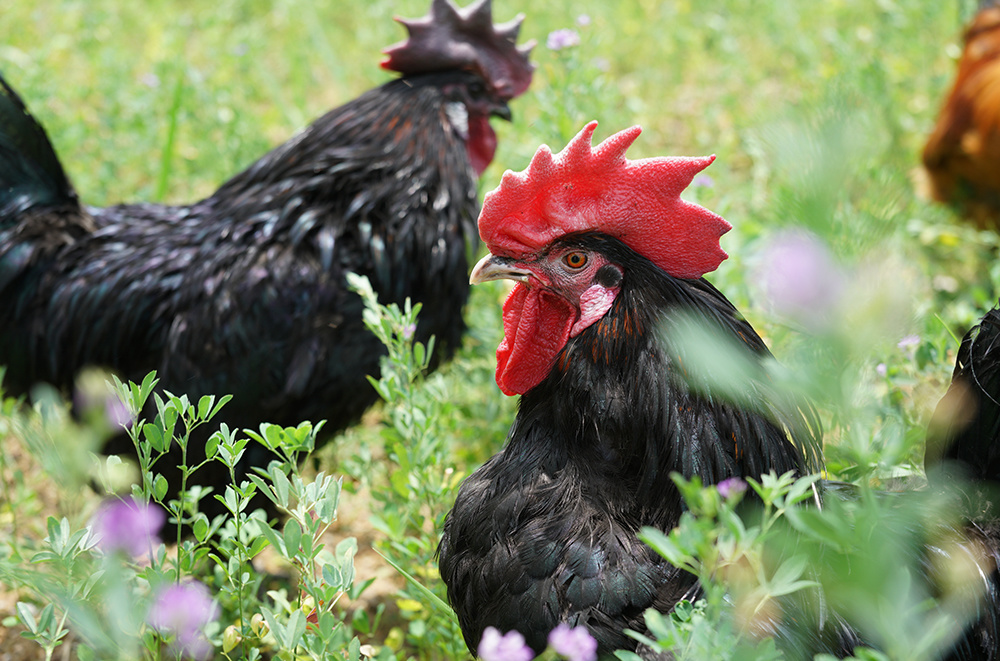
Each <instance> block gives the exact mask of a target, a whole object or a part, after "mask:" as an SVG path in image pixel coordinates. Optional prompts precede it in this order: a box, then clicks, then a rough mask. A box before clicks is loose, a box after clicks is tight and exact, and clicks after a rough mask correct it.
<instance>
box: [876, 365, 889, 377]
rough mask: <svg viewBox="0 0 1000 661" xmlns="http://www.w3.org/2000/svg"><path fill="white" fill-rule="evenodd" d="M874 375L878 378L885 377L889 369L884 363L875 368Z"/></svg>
mask: <svg viewBox="0 0 1000 661" xmlns="http://www.w3.org/2000/svg"><path fill="white" fill-rule="evenodd" d="M875 373H876V374H878V375H879V376H885V375H886V374H888V373H889V368H888V367H886V366H885V363H879V364H878V365H876V366H875Z"/></svg>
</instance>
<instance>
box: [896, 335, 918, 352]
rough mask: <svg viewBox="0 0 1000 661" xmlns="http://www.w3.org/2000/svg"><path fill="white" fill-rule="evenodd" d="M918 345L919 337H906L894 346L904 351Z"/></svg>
mask: <svg viewBox="0 0 1000 661" xmlns="http://www.w3.org/2000/svg"><path fill="white" fill-rule="evenodd" d="M918 344H920V336H919V335H907V336H906V337H904V338H902V339H901V340H900V341H899V342H897V343H896V346H897V347H899V348H900V349H903V350H904V351H905V350H906V349H910V348H913V347H915V346H917V345H918Z"/></svg>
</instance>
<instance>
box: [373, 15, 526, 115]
mask: <svg viewBox="0 0 1000 661" xmlns="http://www.w3.org/2000/svg"><path fill="white" fill-rule="evenodd" d="M396 20H397V21H399V22H400V23H402V24H403V26H404V27H406V30H407V32H409V38H408V39H407V40H406V41H403V42H400V43H398V44H394V45H392V46H389V47H388V48H386V49H385V50H384V51H383V52H384V53H385V54H386V55H387V56H388V57H386V59H385V60H384V61H383V62H382V68H383V69H390V70H392V71H398V72H400V73H403V74H417V73H431V72H434V71H446V70H448V69H468V70H471V71H475V72H476V73H478V74H479V75H481V76H482V77H483V78H484V79H485V80H486V81H487V83H488V84H489V85H490V86H491V87H492V88H493V90H494V92H495V93H496V94H497V95H499V96H500V97H501V98H504V99H513V98H514V97H516V96H518V95H519V94H522V93H523V92H524V91H525V90H526V89H528V85H530V84H531V74H532V71H534V68H535V67H534V66H533V65H532V64H531V63H530V62H529V61H528V55H529V53H530V52H531V49H532V48H534V46H535V42H534V41H529V42H528V43H526V44H524V45H522V46H518V45H517V34H518V32H519V31H520V30H521V21H523V20H524V15H523V14H519V15H518V16H516V17H514V19H513V20H512V21H509V22H507V23H503V24H498V25H494V24H493V9H492V7H491V0H478V2H474V3H472V4H471V5H469V6H468V7H465V8H460V7H458V6H457V5H455V4H453V3H452V2H451V0H433V3H432V4H431V12H430V14H428V15H427V16H424V17H423V18H414V19H405V18H396Z"/></svg>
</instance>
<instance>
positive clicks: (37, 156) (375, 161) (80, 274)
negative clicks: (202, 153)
mask: <svg viewBox="0 0 1000 661" xmlns="http://www.w3.org/2000/svg"><path fill="white" fill-rule="evenodd" d="M520 21H521V19H520V18H518V19H516V20H514V21H512V22H510V23H507V24H504V25H494V24H493V22H492V18H491V5H490V0H479V1H478V2H476V3H475V4H474V5H473V6H470V7H467V8H465V9H459V8H457V7H456V6H455V5H453V4H452V3H451V2H450V0H434V1H433V4H432V8H431V13H430V15H429V16H427V17H425V18H422V19H417V20H412V21H408V20H403V21H402V23H403V24H404V26H406V28H407V30H408V32H409V39H408V40H407V41H405V42H403V43H400V44H398V45H396V46H394V47H391V48H389V49H388V50H387V51H386V53H387V55H388V57H387V59H386V61H385V62H383V66H384V67H385V68H387V69H391V70H395V71H398V72H401V73H402V74H403V76H402V77H400V78H398V79H396V80H393V81H390V82H388V83H386V84H384V85H382V86H381V87H378V88H376V89H374V90H372V91H370V92H368V93H366V94H364V95H362V96H361V97H359V98H358V99H356V100H354V101H351V102H349V103H347V104H346V105H344V106H341V107H339V108H337V109H335V110H332V111H330V112H329V113H327V114H326V115H324V116H322V117H320V118H319V119H317V120H316V121H315V122H314V123H313V124H311V125H310V126H309V127H307V128H306V129H305V130H303V131H302V132H301V133H299V134H298V135H296V136H295V137H293V138H292V139H291V140H289V141H288V142H286V143H285V144H283V145H281V146H279V147H277V148H276V149H274V150H273V151H272V152H270V153H269V154H267V155H265V156H264V157H262V158H261V159H260V160H259V161H257V162H256V163H254V164H252V165H251V166H250V167H248V168H247V169H246V170H245V171H243V172H241V173H240V174H238V175H236V176H235V177H233V178H232V179H230V180H229V181H228V182H226V183H225V184H224V185H223V186H222V187H221V188H219V190H218V191H217V192H216V193H215V194H213V195H211V196H210V197H208V198H206V199H204V200H201V201H199V202H195V203H193V204H190V205H183V206H166V205H162V204H125V205H118V206H113V207H109V208H103V209H98V208H90V207H84V206H82V205H81V204H80V202H79V200H78V197H77V194H76V192H75V191H74V189H73V187H72V186H71V184H70V183H69V179H68V177H67V176H66V174H65V173H64V171H63V169H62V167H61V165H60V163H59V161H58V158H57V157H56V155H55V152H54V150H53V148H52V146H51V144H50V143H49V140H48V138H47V137H46V135H45V132H44V130H43V129H42V127H41V126H40V125H39V124H38V123H37V121H36V120H35V119H34V118H33V117H32V116H31V115H30V114H29V113H28V111H27V109H26V108H25V106H24V104H23V102H22V101H21V99H20V98H19V97H18V95H17V94H16V93H15V92H14V91H13V89H11V87H10V86H8V84H7V83H6V82H5V81H3V80H2V79H0V365H6V366H7V367H8V370H7V375H6V383H5V388H6V389H7V390H8V392H14V393H23V392H26V391H27V390H28V389H29V388H30V387H31V386H32V385H33V384H34V383H36V382H39V381H44V382H50V383H53V384H55V385H57V386H59V387H61V388H64V389H68V388H70V387H72V384H73V381H74V378H75V377H76V375H77V374H78V372H79V371H80V370H81V369H82V368H84V367H86V366H90V365H95V366H101V367H106V368H110V369H111V370H113V371H114V372H116V373H118V374H119V375H120V376H121V377H123V378H125V379H130V380H134V381H137V382H138V381H140V380H141V379H142V378H143V376H144V375H145V374H146V373H148V372H149V371H150V370H157V372H158V375H159V379H160V386H161V387H163V388H165V389H167V390H170V391H172V392H174V393H177V394H181V393H186V394H189V395H192V396H195V397H197V396H200V395H204V394H232V395H234V398H233V400H232V402H231V403H230V404H229V405H228V406H227V407H226V408H225V409H224V410H223V412H222V414H221V416H220V421H223V422H227V423H228V424H229V425H230V426H231V427H237V428H238V427H252V428H255V427H257V425H258V424H259V423H261V422H273V423H277V424H281V425H295V424H298V423H299V422H301V421H302V420H307V419H308V420H313V421H317V420H319V419H325V420H327V421H328V425H327V427H326V432H327V433H330V432H335V431H337V430H340V429H343V428H344V427H346V426H348V425H349V424H352V423H353V422H355V421H356V420H357V419H358V418H359V417H360V416H361V414H362V413H363V412H364V410H365V409H366V408H367V407H368V406H370V405H371V404H372V403H373V402H374V401H375V400H376V393H375V391H374V389H372V388H371V387H370V385H369V384H368V383H367V381H366V376H367V375H375V374H377V373H378V370H379V362H378V361H379V357H380V356H381V355H383V353H384V352H383V350H382V347H381V345H380V344H379V342H378V340H377V339H376V338H375V337H374V336H373V335H372V334H371V333H369V332H368V331H367V330H366V329H365V328H364V326H363V325H362V321H361V310H362V304H361V300H360V298H359V297H358V296H357V295H355V294H354V293H352V292H351V291H349V290H348V288H347V286H346V282H345V274H347V273H350V272H353V273H358V274H362V275H365V276H368V277H369V278H370V279H371V281H372V284H373V285H374V288H375V290H376V291H377V292H378V293H379V295H380V297H381V300H382V301H383V302H396V303H402V302H403V300H404V299H405V298H407V297H409V298H411V299H412V300H413V301H415V302H421V303H422V304H423V310H422V313H421V315H420V321H419V324H418V326H417V328H416V331H415V339H417V340H419V341H422V342H426V341H427V340H428V338H430V337H431V336H432V335H433V336H435V337H436V338H437V341H438V344H437V346H438V348H439V351H438V352H437V354H436V356H435V358H434V363H435V365H436V364H437V363H438V362H440V360H442V359H444V358H447V357H449V356H450V355H451V354H452V353H453V352H454V350H455V349H456V347H457V346H458V344H459V342H460V339H461V337H462V334H463V332H464V324H463V322H462V310H463V306H464V305H465V302H466V299H467V297H468V261H467V259H468V258H467V255H468V254H469V252H470V250H472V249H473V247H474V245H475V241H476V236H475V218H476V215H477V212H478V207H479V205H478V201H477V191H476V180H477V177H478V175H480V174H481V173H482V171H483V170H484V169H485V168H486V166H487V165H488V164H489V163H490V161H491V159H492V158H493V155H494V151H495V148H496V136H495V134H494V133H493V130H492V129H491V127H490V124H489V120H490V118H491V117H501V118H504V119H509V118H510V110H509V108H508V106H507V102H508V101H510V100H511V99H513V98H514V97H516V96H518V95H520V94H521V93H523V92H524V91H525V90H526V89H527V87H528V85H529V83H530V81H531V77H532V66H531V65H530V63H529V62H528V52H529V51H530V48H531V45H530V44H529V45H527V46H520V47H519V46H517V44H516V39H517V34H518V31H519V27H520ZM253 461H255V460H253V459H251V462H253ZM220 478H221V475H220ZM202 482H203V483H204V482H208V483H212V478H206V477H204V476H203V477H202Z"/></svg>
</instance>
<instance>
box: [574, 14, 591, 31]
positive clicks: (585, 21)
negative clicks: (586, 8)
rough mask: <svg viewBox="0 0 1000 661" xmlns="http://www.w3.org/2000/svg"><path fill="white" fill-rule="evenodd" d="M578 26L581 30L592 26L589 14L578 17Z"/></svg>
mask: <svg viewBox="0 0 1000 661" xmlns="http://www.w3.org/2000/svg"><path fill="white" fill-rule="evenodd" d="M576 24H577V25H579V26H580V27H581V28H585V27H587V26H588V25H590V16H589V15H588V14H580V15H579V16H577V17H576Z"/></svg>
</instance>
